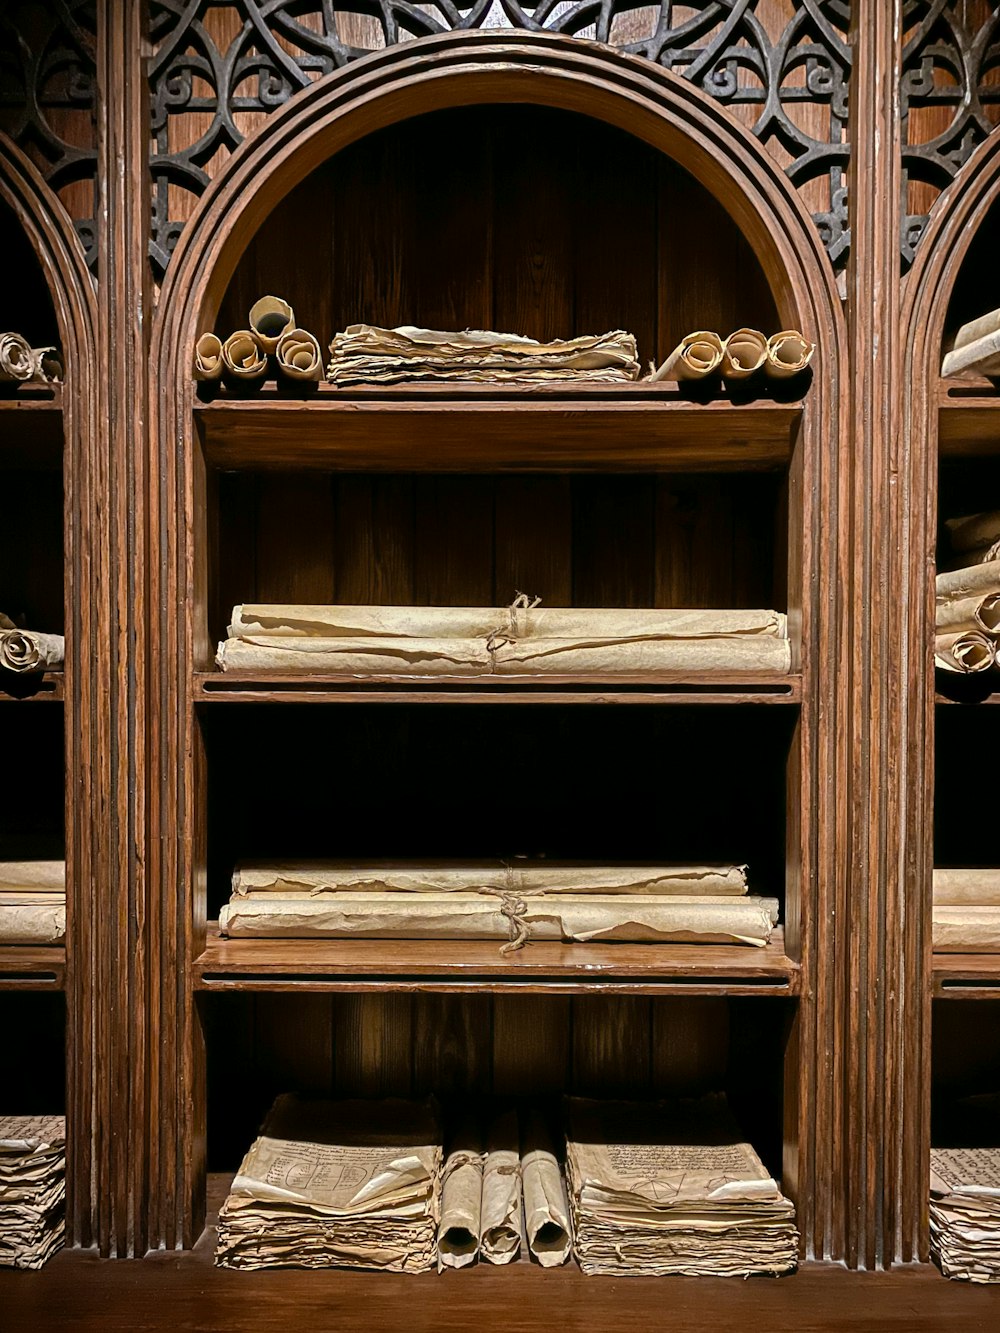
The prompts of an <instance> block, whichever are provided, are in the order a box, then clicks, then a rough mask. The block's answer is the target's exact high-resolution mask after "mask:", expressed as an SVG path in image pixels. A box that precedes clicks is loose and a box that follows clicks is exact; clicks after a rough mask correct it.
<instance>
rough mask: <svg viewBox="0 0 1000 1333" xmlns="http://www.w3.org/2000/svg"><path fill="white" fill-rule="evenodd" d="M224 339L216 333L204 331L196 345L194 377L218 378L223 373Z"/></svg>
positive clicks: (200, 378) (199, 378)
mask: <svg viewBox="0 0 1000 1333" xmlns="http://www.w3.org/2000/svg"><path fill="white" fill-rule="evenodd" d="M222 368H223V356H222V341H221V339H219V338H218V337H217V336H216V335H215V334H214V333H203V334H202V335H201V337H200V338H199V339H198V341H197V342H196V343H195V345H194V377H195V379H196V380H217V379H219V378H220V377H221V375H222Z"/></svg>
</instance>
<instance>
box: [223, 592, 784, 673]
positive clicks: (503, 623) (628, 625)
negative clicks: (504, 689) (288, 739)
mask: <svg viewBox="0 0 1000 1333" xmlns="http://www.w3.org/2000/svg"><path fill="white" fill-rule="evenodd" d="M216 661H217V662H218V664H219V666H220V667H221V668H222V670H223V671H275V672H304V671H305V672H316V673H323V674H328V675H336V676H352V677H355V678H359V679H361V678H366V677H367V678H371V677H380V676H390V677H396V676H406V677H421V676H424V677H432V678H440V677H442V676H463V677H466V676H492V675H500V676H524V675H530V676H537V675H539V674H545V675H562V676H582V675H588V674H605V675H616V676H617V675H622V676H627V675H637V674H642V673H648V672H658V671H682V672H686V671H690V672H699V671H732V672H768V673H770V672H776V673H787V672H788V671H789V670H790V669H791V650H790V646H789V641H788V626H787V619H786V617H785V616H784V615H783V614H782V613H781V612H779V611H767V610H759V611H755V610H749V611H744V610H721V611H716V610H708V611H701V610H695V611H689V610H606V609H603V608H596V607H540V606H539V605H538V604H537V602H530V601H529V600H528V599H527V598H526V597H523V596H519V597H518V598H517V599H515V601H514V602H513V604H512V605H511V606H507V607H461V606H445V607H436V606H237V607H234V608H233V619H232V624H231V625H230V626H229V631H228V638H227V639H226V640H225V642H223V643H221V644H220V645H219V651H218V656H217V658H216Z"/></svg>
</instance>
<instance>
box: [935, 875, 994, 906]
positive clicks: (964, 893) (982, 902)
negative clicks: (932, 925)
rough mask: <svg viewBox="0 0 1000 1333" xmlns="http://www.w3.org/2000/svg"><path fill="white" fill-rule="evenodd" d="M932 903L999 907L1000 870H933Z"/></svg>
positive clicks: (936, 904) (937, 904)
mask: <svg viewBox="0 0 1000 1333" xmlns="http://www.w3.org/2000/svg"><path fill="white" fill-rule="evenodd" d="M933 884H934V905H935V907H937V906H939V905H942V904H943V905H947V906H952V907H960V906H962V907H996V908H1000V870H996V869H993V868H987V869H976V870H935V871H934V881H933Z"/></svg>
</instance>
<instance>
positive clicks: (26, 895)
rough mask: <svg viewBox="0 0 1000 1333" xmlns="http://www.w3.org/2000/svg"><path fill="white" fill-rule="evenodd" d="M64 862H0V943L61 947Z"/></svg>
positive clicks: (63, 931)
mask: <svg viewBox="0 0 1000 1333" xmlns="http://www.w3.org/2000/svg"><path fill="white" fill-rule="evenodd" d="M65 938H66V862H65V861H0V944H62V942H63V940H64V939H65Z"/></svg>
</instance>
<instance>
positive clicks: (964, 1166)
mask: <svg viewBox="0 0 1000 1333" xmlns="http://www.w3.org/2000/svg"><path fill="white" fill-rule="evenodd" d="M930 1183H931V1208H930V1214H931V1219H930V1220H931V1256H932V1258H934V1259H936V1260H937V1262H938V1263H939V1264H940V1265H941V1272H942V1273H943V1274H944V1275H945V1277H951V1278H961V1279H962V1280H964V1281H967V1282H998V1281H1000V1148H932V1149H931V1182H930Z"/></svg>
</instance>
